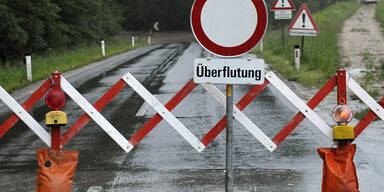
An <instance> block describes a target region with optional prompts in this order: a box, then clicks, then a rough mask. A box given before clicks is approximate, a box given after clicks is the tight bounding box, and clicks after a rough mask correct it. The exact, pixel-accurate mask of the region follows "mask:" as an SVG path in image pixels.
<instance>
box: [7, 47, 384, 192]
mask: <svg viewBox="0 0 384 192" xmlns="http://www.w3.org/2000/svg"><path fill="white" fill-rule="evenodd" d="M202 56H206V53H205V52H203V51H202V48H201V47H199V46H198V45H197V44H195V43H193V44H189V43H174V44H167V45H163V46H161V47H159V48H156V49H154V50H152V51H149V52H147V53H145V54H143V55H141V56H138V57H135V58H134V59H131V60H129V61H128V62H126V63H124V64H122V65H119V66H118V67H115V68H113V69H108V70H107V71H105V72H103V73H101V75H98V76H96V77H93V78H90V79H89V78H87V75H86V74H83V76H84V77H83V78H82V79H86V80H83V81H82V82H81V83H76V82H73V83H75V85H76V88H77V90H78V91H79V92H80V93H82V94H83V96H84V97H85V98H86V99H87V100H88V101H89V102H90V103H94V102H95V101H96V100H97V99H98V98H99V97H101V96H102V94H103V93H104V92H106V91H107V90H108V89H109V88H110V87H111V86H112V85H113V84H114V83H115V82H117V81H118V80H119V79H120V77H121V76H123V75H124V74H125V73H126V72H128V71H129V72H130V73H131V74H133V75H134V76H135V77H136V78H137V79H138V80H139V81H140V82H141V83H142V84H143V85H144V86H145V87H146V88H147V89H149V90H150V92H151V93H153V94H155V95H156V97H157V98H158V99H159V100H160V101H161V102H162V103H165V102H166V101H168V99H169V98H171V97H172V96H173V95H174V94H175V93H176V92H177V91H178V90H179V89H180V88H181V87H182V86H183V85H184V84H185V83H186V82H187V81H188V80H189V79H190V78H192V63H193V59H194V58H197V57H202ZM76 78H79V77H76ZM69 81H71V79H69ZM290 86H291V87H292V88H293V89H294V91H297V92H298V93H297V94H299V96H302V97H304V98H306V99H307V98H308V97H310V96H311V95H312V94H313V93H312V92H313V91H312V90H304V91H303V89H301V88H300V87H299V86H298V85H295V84H290ZM218 87H219V88H220V89H221V90H222V91H223V92H224V86H218ZM298 87H299V88H298ZM250 88H251V87H250V86H235V89H234V97H235V102H236V101H238V100H239V99H240V97H242V96H243V95H244V94H245V93H246V92H248V90H249V89H250ZM331 100H332V99H331ZM327 103H328V101H325V105H324V107H322V108H321V109H323V111H329V108H330V107H329V106H328V105H327ZM40 105H41V107H37V108H35V109H34V110H33V111H32V112H31V113H32V114H33V116H34V117H35V118H36V119H37V120H38V121H40V123H43V121H42V120H43V117H44V114H45V113H46V112H48V109H47V108H45V107H44V106H43V105H42V104H40ZM356 105H358V104H356ZM64 111H65V112H67V114H68V120H69V124H72V123H73V122H74V121H76V120H77V118H78V117H80V116H81V115H82V113H83V112H82V110H81V109H80V108H79V107H78V106H77V105H76V104H75V103H73V102H72V101H69V102H67V104H66V107H65V108H64ZM244 112H245V114H246V115H247V116H248V117H249V118H250V119H251V120H252V121H253V122H255V124H256V125H258V126H259V127H260V128H261V129H262V130H263V131H264V132H265V133H266V134H267V135H268V136H269V137H273V136H274V135H275V134H276V133H277V132H278V131H279V130H280V129H281V128H282V127H283V126H284V125H285V123H287V122H288V121H289V120H290V118H291V117H292V116H293V115H295V113H296V112H297V110H295V109H294V108H293V107H292V106H291V105H290V104H288V103H287V100H285V99H283V98H282V97H280V96H279V95H278V93H277V91H276V90H275V89H274V88H272V87H267V88H266V90H265V91H264V92H262V93H261V94H260V95H259V96H258V97H257V98H256V99H255V101H254V102H253V103H251V104H250V105H249V106H248V107H247V108H246V109H245V110H244ZM101 113H102V114H103V115H104V116H105V117H106V118H107V120H109V121H110V122H111V123H112V124H113V125H114V126H115V127H116V128H117V129H118V130H119V131H120V132H121V133H122V134H123V135H124V136H125V137H126V138H130V137H131V136H132V135H133V134H134V133H135V132H136V131H137V130H138V129H139V128H140V127H141V126H142V125H143V124H144V123H145V122H146V120H148V119H149V118H151V117H152V115H153V114H154V111H153V110H152V109H150V107H149V108H148V107H147V105H146V104H145V103H144V102H143V100H142V99H141V98H140V97H139V96H138V95H137V94H135V93H134V92H133V90H132V89H130V88H128V87H126V88H124V89H123V91H122V92H121V93H120V94H119V95H118V96H117V97H115V99H113V100H112V102H111V103H109V104H108V105H107V106H106V107H105V108H104V109H103V110H102V111H101ZM172 113H173V114H174V115H175V116H176V117H177V118H178V119H179V120H180V121H181V122H182V123H183V124H184V125H185V126H186V127H187V128H188V129H190V130H191V131H192V132H193V133H194V134H195V135H196V136H197V137H198V138H202V137H203V136H204V134H206V133H207V132H208V130H209V129H210V128H211V127H212V126H214V125H215V124H216V122H217V121H218V120H219V119H221V117H222V116H223V115H224V113H225V108H224V107H222V106H220V105H219V104H218V103H217V102H216V101H215V100H214V99H213V98H212V97H211V96H210V95H209V94H208V93H206V92H205V91H204V90H203V89H202V88H201V87H197V88H195V89H194V91H193V92H192V93H191V94H190V95H189V96H188V97H187V98H186V99H185V100H184V101H182V103H181V104H180V105H179V106H178V107H176V108H175V109H174V110H173V112H172ZM8 114H9V112H7V110H5V109H2V110H1V114H0V115H1V117H0V120H1V122H2V121H3V120H4V119H5V118H6V117H7V116H8ZM320 115H321V116H322V117H324V118H325V119H326V120H327V121H328V122H330V123H332V121H331V120H330V118H329V117H328V116H329V114H328V112H323V113H321V114H320ZM373 127H374V128H382V127H383V126H382V122H381V124H380V123H377V122H376V123H375V124H374V125H373ZM382 135H384V131H382V130H380V129H374V131H370V132H367V133H366V134H364V137H363V138H362V139H360V140H358V142H360V143H358V144H361V145H358V146H361V148H359V149H358V152H361V153H359V154H358V155H357V157H356V161H355V162H356V165H357V168H358V174H359V179H360V185H361V189H362V190H361V191H383V190H384V185H383V184H382V183H381V181H382V180H383V178H384V177H383V170H384V169H383V167H384V166H382V165H381V164H380V162H382V160H384V156H383V155H382V154H377V153H375V152H376V151H377V150H381V149H383V148H384V147H382V146H383V144H384V142H382V141H384V139H383V138H384V137H383V136H382ZM373 139H374V141H372V140H373ZM331 145H332V143H331V142H330V141H329V140H328V139H327V138H325V136H323V135H322V133H320V131H318V130H317V129H316V128H314V126H313V125H312V124H311V123H310V122H309V121H307V120H305V121H304V122H303V123H302V124H301V125H300V126H299V127H298V128H297V129H296V130H295V131H294V132H293V133H292V134H291V135H290V136H289V137H288V138H287V140H286V141H284V142H283V143H282V144H281V145H280V147H279V148H278V149H277V150H276V151H275V152H274V153H270V152H268V151H267V150H266V149H264V148H263V146H262V145H261V144H260V143H258V141H257V140H256V139H255V138H253V136H252V135H251V134H250V133H249V132H248V131H247V130H246V129H245V128H243V127H242V126H241V125H240V124H239V123H237V122H236V121H235V128H234V167H235V190H236V191H252V192H253V191H255V192H256V191H257V192H259V191H266V192H267V191H279V192H280V191H281V192H291V191H302V192H305V191H320V188H321V171H322V170H321V169H322V162H321V160H320V158H319V157H318V155H317V153H316V148H318V147H329V146H331ZM39 148H46V146H44V144H43V143H42V142H41V141H40V140H39V139H38V138H37V137H36V136H35V135H33V133H32V132H31V131H30V130H29V129H27V128H26V126H25V125H24V124H23V123H18V124H17V126H16V127H14V128H13V129H11V131H10V132H9V133H8V134H7V135H6V136H5V137H4V138H2V139H1V140H0V174H1V176H0V188H1V189H3V190H1V191H34V190H35V183H36V181H35V177H36V170H37V162H36V157H35V156H36V150H37V149H39ZM372 148H374V150H373V149H372ZM64 149H67V150H79V152H80V158H79V166H78V169H77V172H76V176H75V181H74V185H73V191H79V192H80V191H87V189H88V188H89V187H91V186H103V187H104V188H105V190H106V191H132V192H147V191H148V192H152V191H164V192H168V191H170V192H173V191H175V192H178V191H182V192H184V191H185V192H189V191H197V192H201V191H207V192H211V191H212V192H214V191H223V190H224V175H225V173H224V168H225V134H223V133H222V134H220V135H219V136H218V138H216V139H215V140H214V141H213V143H211V144H210V145H209V146H208V147H207V149H205V150H204V151H203V152H201V153H198V152H196V151H195V150H194V149H193V148H192V146H190V145H189V144H188V143H187V142H186V141H184V140H183V138H182V137H181V136H180V135H178V133H177V132H176V131H174V130H173V129H172V128H171V127H170V126H169V125H168V124H167V123H166V122H164V121H163V122H161V123H160V124H159V125H158V126H157V127H156V128H155V129H154V130H153V131H152V132H151V133H150V134H149V135H148V136H147V137H145V138H144V139H143V140H142V141H141V142H140V143H139V144H138V145H137V146H136V148H135V149H134V150H133V151H132V152H130V153H128V154H126V153H125V152H124V151H123V150H122V149H121V148H120V147H119V146H118V145H117V144H116V143H114V141H113V140H112V139H111V138H109V137H108V135H107V134H106V133H105V132H103V130H102V129H101V128H99V127H98V126H97V125H96V124H95V123H94V122H92V121H90V123H89V124H88V125H87V126H86V127H85V128H84V129H83V130H82V131H80V133H79V134H78V135H77V136H76V137H74V138H73V139H72V140H71V141H70V142H69V143H68V144H67V145H66V146H65V148H64Z"/></svg>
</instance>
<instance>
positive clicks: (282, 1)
mask: <svg viewBox="0 0 384 192" xmlns="http://www.w3.org/2000/svg"><path fill="white" fill-rule="evenodd" d="M288 10H296V8H295V6H293V3H292V1H291V0H276V1H275V2H274V3H273V6H272V8H271V11H288Z"/></svg>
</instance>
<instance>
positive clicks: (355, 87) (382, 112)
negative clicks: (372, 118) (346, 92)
mask: <svg viewBox="0 0 384 192" xmlns="http://www.w3.org/2000/svg"><path fill="white" fill-rule="evenodd" d="M347 86H348V87H349V88H350V89H351V90H352V91H353V93H355V94H356V96H358V97H359V98H360V99H361V100H362V101H363V102H364V103H365V104H366V105H367V106H368V107H369V108H370V109H371V110H372V111H373V112H374V113H375V114H376V115H377V116H378V117H380V118H381V120H383V121H384V109H383V107H381V106H380V105H379V104H378V103H377V102H376V101H375V100H374V99H373V98H372V97H371V96H370V95H369V94H368V93H367V92H366V91H365V90H364V89H363V88H362V87H360V85H359V84H358V83H357V82H356V81H355V80H353V79H352V78H351V77H350V76H349V75H348V74H347Z"/></svg>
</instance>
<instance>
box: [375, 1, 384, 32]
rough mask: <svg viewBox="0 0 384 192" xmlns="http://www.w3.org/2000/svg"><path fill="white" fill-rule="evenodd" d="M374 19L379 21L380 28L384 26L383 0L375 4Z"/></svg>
mask: <svg viewBox="0 0 384 192" xmlns="http://www.w3.org/2000/svg"><path fill="white" fill-rule="evenodd" d="M375 16H376V20H377V21H378V22H379V23H380V25H381V28H384V2H382V1H380V2H379V3H377V5H376V15H375Z"/></svg>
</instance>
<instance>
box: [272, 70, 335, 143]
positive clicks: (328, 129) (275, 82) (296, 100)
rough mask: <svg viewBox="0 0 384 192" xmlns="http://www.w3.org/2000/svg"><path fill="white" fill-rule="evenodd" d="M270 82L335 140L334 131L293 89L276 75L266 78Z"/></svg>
mask: <svg viewBox="0 0 384 192" xmlns="http://www.w3.org/2000/svg"><path fill="white" fill-rule="evenodd" d="M265 77H266V78H267V79H268V81H269V82H270V83H271V84H272V85H273V86H274V87H275V88H276V89H277V90H278V91H279V92H280V93H281V94H282V95H284V96H285V97H286V98H287V99H288V100H289V101H290V102H291V103H292V104H293V105H294V106H295V107H296V108H297V109H299V111H300V112H301V113H302V114H303V115H305V116H306V117H307V118H308V119H309V120H310V121H311V122H312V123H313V124H314V125H315V126H316V127H317V128H319V129H320V131H321V132H323V133H324V134H325V135H326V136H328V137H329V138H330V139H332V140H333V129H332V128H331V127H329V126H328V125H327V123H325V122H324V121H323V120H322V119H321V118H320V117H319V116H318V115H317V114H316V113H315V112H314V111H313V110H312V109H311V108H310V107H308V105H307V104H305V103H304V101H303V100H301V99H300V98H299V97H298V96H297V95H296V94H295V93H294V92H293V91H292V90H291V89H289V88H288V86H287V85H285V83H283V82H282V81H281V80H280V79H279V78H278V77H277V75H276V74H274V73H273V72H271V71H270V72H268V73H267V74H266V76H265Z"/></svg>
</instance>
